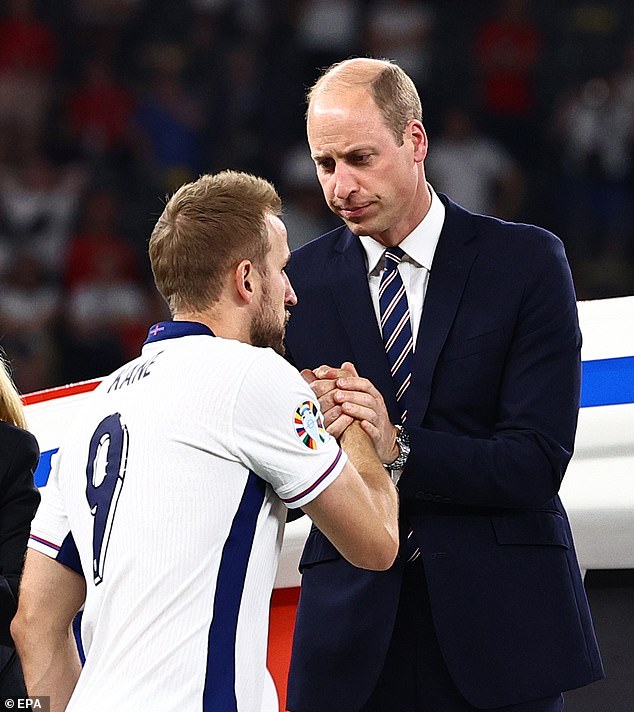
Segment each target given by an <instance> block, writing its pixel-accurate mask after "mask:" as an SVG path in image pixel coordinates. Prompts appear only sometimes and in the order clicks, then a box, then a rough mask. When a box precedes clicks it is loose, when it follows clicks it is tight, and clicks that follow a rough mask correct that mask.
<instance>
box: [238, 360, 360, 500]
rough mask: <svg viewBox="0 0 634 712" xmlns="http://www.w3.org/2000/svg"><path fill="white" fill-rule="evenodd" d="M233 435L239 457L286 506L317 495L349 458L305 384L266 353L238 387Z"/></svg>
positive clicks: (291, 369)
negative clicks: (326, 427)
mask: <svg viewBox="0 0 634 712" xmlns="http://www.w3.org/2000/svg"><path fill="white" fill-rule="evenodd" d="M233 433H234V438H235V447H236V450H237V452H238V456H239V457H240V459H241V460H242V461H243V462H244V463H245V464H246V465H247V466H248V467H249V469H250V470H251V471H252V472H254V473H255V474H256V475H258V476H259V477H261V478H262V479H264V480H266V481H267V482H269V483H270V484H271V486H272V487H273V489H274V490H275V492H276V494H277V495H278V497H279V498H280V499H281V500H282V502H284V504H286V506H287V507H289V508H296V507H302V506H303V505H305V504H308V503H309V502H310V501H312V500H313V499H314V498H315V497H317V496H318V495H319V494H320V493H321V492H323V491H324V490H325V489H326V488H327V487H328V486H329V485H330V484H332V483H333V482H334V481H335V480H336V479H337V477H338V476H339V475H340V474H341V471H342V470H343V467H344V465H345V463H346V462H347V459H348V458H347V455H346V454H345V453H344V452H343V450H342V449H341V448H340V447H339V444H338V442H337V441H336V440H335V438H333V437H332V436H331V435H329V433H328V432H327V431H326V429H325V427H324V421H323V416H322V414H321V411H320V409H319V401H318V400H317V398H316V397H315V395H314V394H313V392H312V391H311V389H310V388H309V386H308V384H307V383H306V382H305V381H304V379H303V378H302V377H301V375H300V374H299V373H298V371H297V370H296V369H295V368H293V366H291V365H290V364H289V363H287V362H286V361H285V360H284V359H283V358H282V357H281V356H278V355H277V354H276V353H275V352H273V351H272V350H270V349H263V350H262V353H261V354H260V355H259V356H258V358H256V359H254V360H253V361H252V362H251V364H250V366H249V368H248V369H247V371H246V373H245V376H244V379H243V381H242V383H241V384H240V388H239V390H238V393H237V398H236V402H235V409H234V413H233Z"/></svg>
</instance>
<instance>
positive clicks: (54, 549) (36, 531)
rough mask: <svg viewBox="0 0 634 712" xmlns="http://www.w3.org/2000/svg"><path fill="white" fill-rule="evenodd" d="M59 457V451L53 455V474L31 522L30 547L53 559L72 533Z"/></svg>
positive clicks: (41, 491) (42, 492)
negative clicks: (61, 489)
mask: <svg viewBox="0 0 634 712" xmlns="http://www.w3.org/2000/svg"><path fill="white" fill-rule="evenodd" d="M59 459H60V455H59V453H57V454H56V455H53V458H52V463H51V464H52V469H51V475H50V477H49V478H48V482H47V484H46V487H43V488H42V489H41V490H40V493H41V495H42V499H41V501H40V505H39V507H38V509H37V512H36V513H35V517H34V518H33V521H32V522H31V534H30V536H29V544H28V546H29V548H30V549H35V550H36V551H39V552H41V553H42V554H46V556H50V557H51V558H52V559H58V557H59V554H60V550H61V549H62V545H63V543H64V541H65V540H66V539H67V537H68V535H69V533H70V526H69V523H68V518H67V517H66V514H65V512H64V506H63V501H62V495H61V492H60V489H59V479H58V478H59Z"/></svg>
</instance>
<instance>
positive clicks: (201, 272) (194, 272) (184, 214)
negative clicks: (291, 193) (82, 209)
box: [149, 170, 282, 314]
mask: <svg viewBox="0 0 634 712" xmlns="http://www.w3.org/2000/svg"><path fill="white" fill-rule="evenodd" d="M281 210H282V205H281V200H280V197H279V195H278V193H277V191H276V190H275V188H274V187H273V186H272V185H271V183H269V182H268V181H267V180H265V179H264V178H258V177H256V176H253V175H250V174H248V173H242V172H238V171H229V170H227V171H222V172H220V173H216V174H213V175H212V174H207V175H203V176H201V177H200V178H199V179H198V180H196V181H193V182H191V183H186V184H185V185H183V186H181V187H180V188H179V189H178V190H177V191H176V192H175V193H174V195H172V197H171V198H170V199H169V200H168V202H167V204H166V205H165V209H164V210H163V214H162V215H161V217H160V218H159V219H158V221H157V223H156V226H155V227H154V230H153V231H152V235H151V237H150V244H149V255H150V263H151V265H152V272H153V274H154V281H155V283H156V287H157V289H158V291H159V292H160V293H161V295H162V297H163V298H164V299H165V301H166V302H167V303H168V304H169V307H170V310H171V312H172V314H174V313H175V312H178V311H182V310H188V311H201V310H203V309H205V308H207V307H209V306H210V305H211V304H213V303H214V302H215V301H217V300H218V298H219V297H220V294H221V292H222V288H223V285H224V281H225V279H226V276H227V273H228V272H229V270H230V269H231V268H232V267H234V266H237V265H238V264H239V263H240V261H241V260H244V259H248V260H251V262H252V263H253V264H254V265H255V266H256V267H260V268H263V266H264V264H265V258H266V254H267V252H268V251H269V249H270V245H269V241H268V239H267V236H268V231H267V226H266V220H265V218H266V215H267V214H272V215H279V214H280V213H281Z"/></svg>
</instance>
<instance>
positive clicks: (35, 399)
mask: <svg viewBox="0 0 634 712" xmlns="http://www.w3.org/2000/svg"><path fill="white" fill-rule="evenodd" d="M100 383H101V379H100V378H97V379H94V380H92V381H80V382H79V383H70V384H69V385H67V386H57V387H56V388H46V389H45V390H43V391H35V392H33V393H26V394H25V395H23V396H22V402H23V403H24V405H33V404H34V403H43V402H44V401H49V400H54V399H55V398H63V397H65V396H74V395H77V394H78V393H89V392H90V391H94V390H95V388H97V386H98V385H99V384H100Z"/></svg>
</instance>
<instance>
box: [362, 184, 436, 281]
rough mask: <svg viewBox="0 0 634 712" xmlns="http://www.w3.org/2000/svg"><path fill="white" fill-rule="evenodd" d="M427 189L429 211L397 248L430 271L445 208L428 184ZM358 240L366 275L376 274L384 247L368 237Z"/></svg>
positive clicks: (378, 270)
mask: <svg viewBox="0 0 634 712" xmlns="http://www.w3.org/2000/svg"><path fill="white" fill-rule="evenodd" d="M428 187H429V192H430V193H431V204H430V206H429V210H428V211H427V214H426V215H425V217H424V218H423V219H422V220H421V221H420V223H419V224H418V225H417V226H416V227H415V228H414V229H413V230H412V232H410V234H409V235H408V236H407V237H406V238H405V239H404V240H403V241H402V242H401V243H400V244H399V247H400V248H401V249H402V250H403V251H404V252H405V253H406V254H407V256H408V257H409V258H410V260H411V261H412V262H414V263H415V264H416V265H417V266H419V267H425V268H426V269H427V270H428V271H431V265H432V262H433V260H434V253H435V252H436V245H437V244H438V239H439V238H440V232H441V230H442V226H443V224H444V222H445V206H444V205H443V203H442V201H441V200H440V198H439V197H438V195H437V194H436V191H435V190H434V189H433V188H432V187H431V185H429V184H428ZM359 240H361V245H362V246H363V249H364V251H365V258H366V264H367V266H368V275H371V274H378V273H379V272H380V271H381V269H382V268H383V253H384V252H385V245H382V244H381V243H380V242H377V240H375V239H374V238H373V237H370V236H369V235H361V236H360V237H359Z"/></svg>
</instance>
